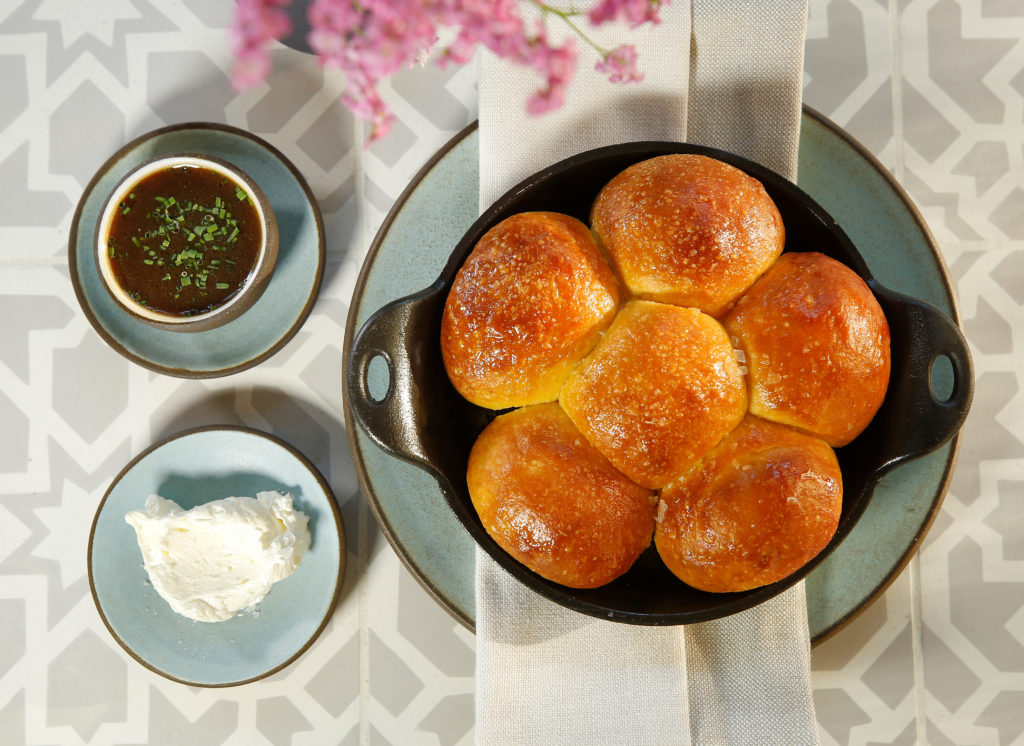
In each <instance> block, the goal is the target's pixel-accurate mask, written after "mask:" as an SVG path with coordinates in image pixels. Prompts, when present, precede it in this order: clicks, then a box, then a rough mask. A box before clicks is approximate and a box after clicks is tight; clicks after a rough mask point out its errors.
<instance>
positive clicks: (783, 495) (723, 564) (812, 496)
mask: <svg viewBox="0 0 1024 746" xmlns="http://www.w3.org/2000/svg"><path fill="white" fill-rule="evenodd" d="M841 509H842V477H841V475H840V472H839V464H838V462H837V461H836V457H835V453H834V452H833V450H832V449H831V448H830V447H829V445H828V444H827V443H825V442H824V441H823V440H820V439H819V438H815V437H813V436H810V435H806V434H804V433H800V432H798V431H796V430H793V429H792V428H789V427H786V426H784V425H777V424H775V423H771V422H767V421H765V420H760V419H758V418H755V417H752V416H749V415H748V416H747V417H746V418H744V420H743V422H742V423H741V424H740V425H739V426H738V427H737V428H736V429H735V430H733V431H732V432H731V433H729V435H727V436H726V437H725V439H724V440H723V441H722V442H721V443H720V444H719V445H718V446H717V447H715V449H714V450H712V451H711V453H709V454H708V456H707V458H705V459H704V460H703V461H702V462H701V464H700V465H699V466H698V467H697V468H696V469H694V470H693V471H691V472H690V473H688V474H687V475H686V476H684V477H683V478H682V479H679V480H677V481H676V482H673V483H672V484H670V485H669V486H668V487H666V488H665V489H664V490H662V492H661V503H660V504H659V514H660V515H659V522H658V526H657V529H656V530H655V545H656V546H657V549H658V553H659V554H660V555H661V558H662V560H663V561H664V563H665V565H666V566H667V567H668V568H669V570H671V571H672V573H673V574H674V575H675V576H676V577H678V578H679V579H680V580H682V581H683V582H684V583H686V584H687V585H690V586H692V587H694V588H698V589H700V590H704V591H711V592H716V593H724V592H732V591H744V590H749V589H751V588H758V587H760V586H763V585H768V584H769V583H774V582H776V581H779V580H782V579H783V578H785V577H787V576H789V575H791V574H793V573H794V572H796V571H797V570H799V569H800V568H801V567H803V566H804V565H805V564H807V563H808V562H809V561H810V560H811V559H813V558H814V557H815V556H816V555H817V554H818V553H819V552H821V550H822V549H824V548H825V546H826V545H827V544H828V542H829V541H830V540H831V539H832V536H833V535H834V534H835V532H836V528H837V526H838V525H839V515H840V511H841Z"/></svg>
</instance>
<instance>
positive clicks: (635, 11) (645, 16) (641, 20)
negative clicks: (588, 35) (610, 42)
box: [587, 0, 671, 28]
mask: <svg viewBox="0 0 1024 746" xmlns="http://www.w3.org/2000/svg"><path fill="white" fill-rule="evenodd" d="M669 2H671V0H600V1H599V2H598V3H597V5H595V6H594V7H593V8H591V10H590V12H589V13H588V14H587V17H588V18H589V19H590V22H591V23H592V24H593V25H595V26H600V25H602V24H605V23H609V22H611V21H626V22H627V23H628V24H629V25H630V26H632V27H634V28H636V27H637V26H641V25H643V24H645V23H654V24H657V23H661V17H660V15H659V12H660V11H661V6H662V5H668V4H669Z"/></svg>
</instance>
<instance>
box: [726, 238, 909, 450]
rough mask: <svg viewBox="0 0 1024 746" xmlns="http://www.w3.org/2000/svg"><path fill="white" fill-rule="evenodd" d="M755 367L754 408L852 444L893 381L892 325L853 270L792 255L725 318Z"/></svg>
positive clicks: (784, 257)
mask: <svg viewBox="0 0 1024 746" xmlns="http://www.w3.org/2000/svg"><path fill="white" fill-rule="evenodd" d="M723 323H724V324H725V328H726V330H727V331H728V332H729V334H731V335H732V336H733V337H735V338H736V339H737V340H738V341H739V345H740V348H741V349H742V350H743V352H744V354H745V356H746V365H747V368H748V369H749V383H750V411H751V413H752V414H755V415H758V416H759V417H764V418H765V419H769V420H773V421H775V422H781V423H783V424H786V425H792V426H793V427H797V428H799V429H801V430H805V431H807V432H809V433H811V434H813V435H817V436H818V437H820V438H823V439H824V440H826V441H828V443H829V444H830V445H832V446H842V445H845V444H847V443H849V442H850V441H851V440H853V439H854V438H855V437H856V436H857V435H858V434H860V432H861V431H862V430H863V429H864V428H865V427H866V426H867V425H868V423H869V422H870V421H871V419H872V418H873V417H874V415H875V413H876V412H877V411H878V408H879V407H880V406H881V404H882V400H883V399H884V398H885V392H886V389H887V387H888V385H889V366H890V351H889V325H888V323H887V322H886V320H885V315H884V314H883V313H882V309H881V307H880V306H879V305H878V301H877V300H875V297H874V295H872V293H871V290H870V289H869V288H868V286H867V284H866V283H865V282H864V280H862V279H861V278H860V277H859V276H858V275H857V274H856V273H855V272H854V271H853V270H851V269H850V268H849V267H847V266H846V265H844V264H840V263H839V262H837V261H835V260H834V259H830V258H829V257H827V256H825V255H824V254H817V253H787V254H783V255H782V256H781V257H780V258H779V260H778V262H776V264H775V265H774V266H773V267H772V268H771V269H770V270H768V272H766V273H765V274H764V276H763V277H761V279H759V280H758V281H757V282H756V283H755V284H754V286H753V287H752V288H751V289H750V290H749V291H748V292H747V293H745V294H744V295H743V296H742V297H741V298H740V300H739V301H738V302H737V303H736V306H735V308H733V310H732V311H731V312H730V313H729V314H728V316H726V317H725V319H724V320H723Z"/></svg>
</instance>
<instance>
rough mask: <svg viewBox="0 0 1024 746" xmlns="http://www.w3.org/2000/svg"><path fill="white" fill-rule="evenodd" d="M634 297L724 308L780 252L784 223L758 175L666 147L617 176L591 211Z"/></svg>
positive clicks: (712, 310) (715, 310) (601, 241)
mask: <svg viewBox="0 0 1024 746" xmlns="http://www.w3.org/2000/svg"><path fill="white" fill-rule="evenodd" d="M590 223H591V229H592V230H593V231H594V235H595V236H597V239H598V243H599V244H601V245H602V246H603V247H604V249H605V251H606V252H607V254H608V256H609V257H610V258H611V261H612V264H613V266H614V267H615V269H616V271H617V272H618V274H619V277H620V278H622V280H623V282H624V283H625V285H626V287H627V288H628V289H629V290H630V292H631V293H633V294H634V295H636V296H639V297H641V298H646V299H649V300H656V301H661V302H663V303H674V304H676V305H681V306H692V307H695V308H699V309H700V310H702V311H704V312H705V313H709V314H711V315H712V316H716V317H717V316H719V315H720V314H721V313H722V312H723V311H725V310H726V309H727V307H728V306H729V304H730V303H732V301H733V300H735V299H736V297H737V296H739V294H740V293H742V292H743V291H744V290H746V289H747V288H748V287H750V284H751V283H752V282H753V281H754V279H755V278H757V277H758V276H759V275H760V274H761V273H762V272H764V271H765V270H766V269H767V268H768V267H769V266H770V265H771V263H772V262H773V261H775V259H776V258H777V257H778V256H779V254H780V253H781V252H782V248H783V244H784V243H785V229H784V228H783V224H782V217H781V216H780V215H779V211H778V209H777V208H776V207H775V203H774V202H772V200H771V198H770V197H769V196H768V193H767V192H766V191H765V190H764V187H763V186H762V185H761V183H760V182H759V181H757V180H756V179H754V178H752V177H751V176H748V175H747V174H746V173H744V172H743V171H740V170H739V169H738V168H735V167H733V166H730V165H729V164H727V163H723V162H721V161H718V160H716V159H713V158H708V157H706V156H701V155H691V154H674V155H664V156H659V157H657V158H651V159H649V160H646V161H641V162H640V163H637V164H635V165H633V166H630V167H629V168H627V169H625V170H624V171H622V172H621V173H620V174H618V175H617V176H615V178H613V179H612V180H611V181H610V182H608V184H607V185H605V187H604V188H603V189H602V190H601V192H600V194H598V196H597V199H596V200H595V202H594V204H593V206H592V208H591V213H590Z"/></svg>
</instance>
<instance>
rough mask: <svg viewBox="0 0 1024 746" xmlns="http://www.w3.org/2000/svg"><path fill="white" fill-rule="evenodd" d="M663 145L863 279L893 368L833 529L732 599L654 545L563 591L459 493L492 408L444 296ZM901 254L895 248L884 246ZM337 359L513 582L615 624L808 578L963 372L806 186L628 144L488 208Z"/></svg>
mask: <svg viewBox="0 0 1024 746" xmlns="http://www.w3.org/2000/svg"><path fill="white" fill-rule="evenodd" d="M667 153H700V154H704V155H708V156H711V157H713V158H718V159H719V160H722V161H725V162H727V163H731V164H732V165H734V166H736V167H738V168H740V169H742V170H743V171H746V172H747V173H748V174H750V175H751V176H753V177H754V178H756V179H758V180H759V181H761V183H762V184H764V186H765V189H766V190H767V191H768V193H769V195H771V197H772V199H773V200H774V201H775V204H776V205H777V206H778V208H779V212H780V213H781V214H782V218H783V222H784V223H785V226H786V250H787V251H820V252H822V253H824V254H827V255H829V256H831V257H833V258H835V259H837V260H839V261H841V262H843V263H844V264H846V265H848V266H849V267H851V268H852V269H853V270H854V271H856V272H857V273H858V274H859V275H860V276H861V277H863V278H864V280H865V281H866V282H867V283H868V285H869V287H870V288H871V290H872V291H873V292H874V293H875V296H876V297H877V298H878V301H879V303H880V304H881V306H882V309H883V310H884V311H885V314H886V317H887V319H888V321H889V326H890V333H891V337H892V373H891V377H890V382H889V390H888V393H887V395H886V398H885V401H884V403H883V404H882V408H881V409H880V410H879V412H878V414H877V415H876V417H875V419H874V420H873V421H872V423H871V424H870V425H869V426H868V428H867V429H866V430H865V431H864V432H863V433H862V434H861V435H860V436H859V437H858V438H857V439H856V440H854V441H853V442H852V443H850V444H849V445H847V446H845V447H843V448H840V449H838V451H837V455H838V458H839V463H840V467H841V468H842V473H843V482H844V484H843V489H844V498H843V511H842V516H841V518H840V521H839V528H838V530H837V531H836V535H835V537H834V538H833V539H832V541H831V542H830V543H829V545H828V546H827V547H826V548H825V550H824V551H823V552H821V553H820V554H819V555H818V556H817V557H816V558H815V559H814V560H812V561H811V562H810V563H809V564H807V565H806V566H804V567H803V568H802V569H801V570H800V571H799V572H797V573H795V574H794V575H791V576H790V577H788V578H785V579H784V580H781V581H779V582H777V583H773V584H772V585H768V586H764V587H762V588H757V589H753V590H750V591H743V592H740V593H726V594H715V593H706V592H703V591H698V590H695V589H693V588H690V587H689V586H687V585H685V584H683V583H682V582H680V581H679V580H677V579H676V578H675V577H674V576H673V575H672V574H671V573H670V572H669V571H668V570H667V569H666V568H665V566H664V565H663V564H662V562H661V559H660V558H659V557H658V555H657V552H656V550H655V549H654V547H653V545H652V547H651V548H649V549H648V550H647V551H646V552H645V553H644V554H643V555H642V556H641V557H640V559H639V560H637V562H636V564H635V565H634V566H633V567H632V568H631V569H630V570H629V572H627V573H626V574H625V575H623V576H622V577H620V578H618V579H617V580H615V581H613V582H612V583H610V584H608V585H606V586H603V587H601V588H594V589H582V590H581V589H574V588H566V587H564V586H560V585H558V584H557V583H553V582H551V581H549V580H546V579H544V578H542V577H540V576H539V575H537V574H535V573H533V572H531V571H530V570H528V569H526V568H525V567H524V566H523V565H520V564H519V563H518V562H516V561H515V560H513V559H512V558H511V557H510V556H509V555H508V554H506V553H505V551H504V550H502V549H501V548H500V547H499V546H498V545H497V544H496V543H495V542H494V540H493V539H491V537H490V536H489V535H488V534H487V532H486V531H484V529H483V526H482V525H481V523H480V520H479V518H478V517H477V515H476V511H475V510H474V509H473V504H472V502H471V501H470V498H469V493H468V490H467V488H466V479H465V475H466V464H467V461H468V458H469V451H470V449H471V448H472V445H473V442H474V441H475V440H476V437H477V435H478V434H479V433H480V431H481V430H482V429H483V428H484V426H485V425H486V424H487V423H488V422H490V420H491V419H493V417H494V416H495V415H496V414H498V413H496V412H493V411H489V410H485V409H481V408H478V407H476V406H474V405H472V404H470V403H469V402H467V401H466V400H465V399H463V398H462V397H461V396H460V395H459V394H458V393H457V392H456V391H455V389H454V387H453V386H452V385H451V383H450V381H449V380H448V376H447V374H446V373H445V370H444V365H443V363H442V359H441V348H440V328H441V315H442V313H443V311H444V304H445V299H446V297H447V295H448V290H449V288H450V287H451V284H452V281H453V280H454V277H455V274H456V272H457V271H458V270H459V267H461V266H462V263H463V261H465V259H466V257H467V256H468V255H469V252H470V251H471V250H472V248H473V246H474V245H475V244H476V242H477V241H478V240H479V239H480V237H481V236H482V235H483V234H484V233H485V232H486V231H487V230H489V229H490V228H491V227H492V226H494V225H495V224H496V223H498V222H499V221H501V220H502V219H504V218H506V217H508V216H509V215H512V214H514V213H517V212H525V211H529V210H547V211H555V212H562V213H566V214H568V215H572V216H574V217H577V218H579V219H580V220H583V221H584V222H588V218H589V213H590V205H591V203H592V202H593V201H594V198H595V197H596V196H597V193H598V191H599V190H600V189H601V187H602V186H603V185H604V184H605V183H606V182H608V181H609V180H610V179H611V178H612V177H613V176H615V175H616V174H617V173H619V172H620V171H622V170H623V169H624V168H626V167H627V166H630V165H632V164H634V163H637V162H639V161H642V160H644V159H647V158H653V157H655V156H658V155H664V154H667ZM892 250H893V251H899V250H900V247H899V246H893V247H892ZM941 357H945V358H948V360H949V362H950V363H951V366H952V371H953V382H952V392H951V393H950V394H949V395H948V396H947V397H945V398H944V399H940V398H939V397H938V396H937V395H936V393H935V391H934V388H933V383H932V367H933V363H934V362H935V361H936V360H937V359H938V358H941ZM375 358H379V359H382V360H383V361H384V363H385V364H386V366H387V371H388V378H389V380H388V384H387V390H386V392H385V393H384V394H383V395H379V396H377V397H376V398H375V397H374V396H373V395H371V391H370V383H369V381H368V372H369V366H370V362H371V361H372V360H374V359H375ZM347 363H348V364H347V366H346V380H345V386H346V387H347V388H348V394H349V401H350V404H351V409H352V412H353V413H354V415H355V418H356V420H357V421H358V422H359V424H360V426H361V427H362V428H363V429H364V430H365V431H366V433H367V434H368V435H369V436H370V438H371V439H372V440H373V441H374V442H375V443H377V444H378V445H379V446H380V447H382V448H383V449H384V450H385V451H387V452H389V453H391V454H392V455H394V456H396V457H398V458H401V459H404V460H406V461H409V462H411V463H413V464H415V465H417V466H419V467H420V468H423V469H425V470H426V471H428V472H429V473H430V474H432V475H433V476H434V477H435V478H436V479H437V481H438V484H439V485H440V488H441V492H442V494H444V496H445V499H446V500H447V502H448V505H449V507H451V509H452V510H453V511H454V512H455V515H456V516H457V517H458V519H459V521H460V522H461V523H462V525H463V526H465V528H466V530H467V531H469V533H470V534H471V535H472V536H473V538H474V539H475V540H476V542H477V544H479V545H480V546H481V547H482V548H483V549H484V550H485V551H486V552H487V553H488V554H489V555H490V556H491V557H493V558H494V559H495V561H497V562H498V563H499V564H500V565H501V566H502V567H504V568H505V569H506V570H508V572H509V573H511V574H512V575H513V576H514V577H516V578H518V579H519V580H520V581H521V582H523V583H524V584H525V585H527V586H528V587H529V588H531V589H533V590H534V591H536V592H538V593H540V594H541V595H543V596H545V597H546V598H548V599H550V600H552V601H554V602H556V603H558V604H561V605H563V606H565V607H568V608H570V609H575V610H576V611H580V612H583V613H585V614H590V615H592V616H596V617H602V618H607V619H613V620H616V621H620V622H628V623H632V624H647V625H670V624H688V623H691V622H702V621H708V620H711V619H716V618H720V617H723V616H726V615H728V614H732V613H735V612H737V611H741V610H743V609H746V608H749V607H751V606H753V605H755V604H757V603H760V602H762V601H765V600H767V599H769V598H771V597H772V596H775V595H777V594H778V593H780V592H782V591H783V590H785V589H786V588H788V587H789V586H791V585H793V584H794V583H796V582H797V581H798V580H800V579H801V578H803V577H804V576H805V575H807V573H808V572H810V571H811V570H812V569H813V568H814V567H815V566H816V565H817V564H818V563H819V562H820V561H821V560H822V559H824V558H825V557H826V556H827V555H828V554H829V552H831V551H832V550H833V549H834V548H835V547H836V546H837V545H838V544H839V543H840V542H841V541H842V540H843V539H844V538H845V537H846V535H847V534H848V533H849V532H850V529H852V528H853V526H854V524H855V523H856V521H857V519H858V518H860V516H861V514H862V513H863V512H864V509H865V507H866V506H867V503H868V500H870V499H871V496H872V493H873V491H874V487H875V484H876V483H877V482H878V480H879V478H881V476H882V475H883V474H884V473H885V472H886V471H888V470H889V469H891V468H893V467H894V466H896V465H897V464H900V463H902V462H904V461H908V460H910V459H912V458H915V457H917V456H922V455H924V454H926V453H928V452H930V451H932V450H934V449H936V448H938V447H939V446H940V445H942V444H943V443H945V442H946V441H947V440H949V439H950V438H951V437H953V435H955V434H956V432H957V431H958V430H959V428H960V426H961V425H962V424H963V421H964V419H965V418H966V416H967V411H968V409H969V407H970V403H971V397H972V393H973V371H972V365H971V359H970V353H969V351H968V347H967V343H966V341H965V340H964V337H963V335H962V334H961V332H960V329H959V328H958V327H957V326H956V324H955V323H954V322H953V321H952V320H951V319H949V317H947V316H946V315H945V314H944V313H942V312H941V311H939V310H938V309H936V308H935V307H933V306H931V305H929V304H927V303H923V302H921V301H919V300H916V299H914V298H911V297H908V296H906V295H903V294H900V293H896V292H893V291H891V290H888V289H886V288H884V287H882V286H881V285H880V284H879V283H878V282H877V281H876V280H875V279H874V277H873V276H872V275H871V272H870V271H869V269H868V267H867V265H866V264H865V263H864V260H863V259H862V258H861V256H860V254H859V253H858V252H857V249H856V248H855V247H854V246H853V244H852V242H851V241H850V239H849V238H848V237H847V236H846V234H845V233H844V232H843V231H842V229H841V228H840V227H839V225H838V224H837V223H836V222H835V220H834V219H832V218H831V217H830V216H829V215H828V214H827V213H826V212H825V211H824V210H823V209H822V208H821V207H820V206H819V205H818V204H817V203H815V202H814V201H813V200H812V199H811V198H810V197H809V196H808V195H807V194H805V193H804V192H803V191H802V190H800V189H799V188H798V187H796V186H795V185H794V184H792V183H791V182H790V181H788V180H786V179H784V178H783V177H781V176H779V175H778V174H776V173H774V172H772V171H769V170H768V169H766V168H764V167H762V166H759V165H758V164H756V163H753V162H751V161H749V160H746V159H744V158H741V157H739V156H736V155H733V154H731V153H726V152H724V151H720V150H715V149H713V148H705V147H701V146H696V145H690V144H686V143H673V142H637V143H628V144H623V145H613V146H609V147H605V148H598V149H596V150H590V151H587V152H584V153H581V154H579V155H576V156H573V157H571V158H568V159H566V160H564V161H561V162H559V163H557V164H555V165H553V166H551V167H549V168H546V169H544V170H543V171H540V172H538V173H537V174H534V175H533V176H531V177H530V178H528V179H526V180H525V181H523V182H522V183H520V184H519V185H518V186H516V187H514V188H513V189H511V190H510V191H509V192H507V193H506V194H505V195H504V196H502V197H501V198H500V199H499V200H498V201H497V202H495V203H494V205H492V206H491V207H490V208H489V209H488V210H487V211H486V212H484V213H483V214H482V215H481V216H480V218H479V219H478V220H477V221H476V222H475V223H474V224H473V225H472V226H471V227H470V229H469V231H468V232H467V233H466V234H465V235H464V236H463V238H462V240H461V241H460V242H459V244H458V245H457V246H455V247H454V250H453V251H452V254H451V257H450V259H449V260H448V263H447V265H446V266H445V268H444V270H443V271H442V272H441V275H440V277H438V278H437V280H436V281H435V282H434V283H433V284H432V285H431V286H430V287H428V288H425V289H424V290H422V291H420V292H418V293H415V294H413V295H410V296H407V297H405V298H401V299H399V300H396V301H394V302H392V303H390V304H388V305H386V306H384V307H383V308H381V309H380V310H379V311H377V312H376V313H375V314H374V315H373V316H372V317H371V318H369V319H368V320H367V321H366V323H365V324H364V325H363V328H362V329H361V330H360V331H359V333H358V335H357V336H356V338H355V341H354V344H353V345H352V351H351V355H350V358H349V360H348V361H347Z"/></svg>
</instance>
